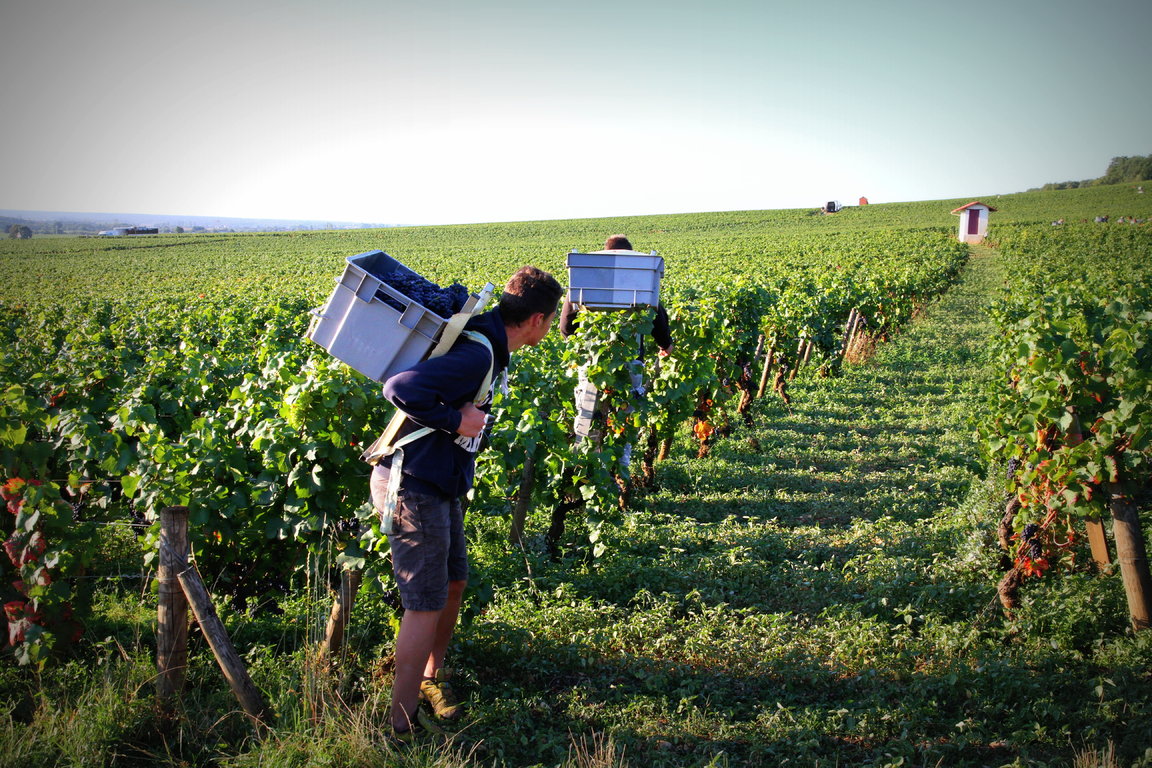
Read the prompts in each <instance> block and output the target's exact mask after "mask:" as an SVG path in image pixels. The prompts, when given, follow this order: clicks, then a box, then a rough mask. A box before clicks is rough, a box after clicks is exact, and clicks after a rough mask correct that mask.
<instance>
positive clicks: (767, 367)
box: [756, 344, 776, 399]
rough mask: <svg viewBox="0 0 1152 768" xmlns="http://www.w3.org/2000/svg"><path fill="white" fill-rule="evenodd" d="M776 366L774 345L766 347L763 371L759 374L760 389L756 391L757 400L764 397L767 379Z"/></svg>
mask: <svg viewBox="0 0 1152 768" xmlns="http://www.w3.org/2000/svg"><path fill="white" fill-rule="evenodd" d="M775 365H776V345H775V344H773V345H772V346H770V347H768V354H766V355H765V356H764V370H763V372H762V373H761V374H760V387H759V388H758V389H757V390H756V397H757V399H759V398H761V397H764V390H765V389H767V388H768V377H769V376H771V375H772V369H773V368H774V367H775Z"/></svg>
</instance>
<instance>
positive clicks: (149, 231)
mask: <svg viewBox="0 0 1152 768" xmlns="http://www.w3.org/2000/svg"><path fill="white" fill-rule="evenodd" d="M96 234H98V235H99V236H100V237H124V236H125V235H158V234H160V229H159V228H158V227H113V228H112V229H104V230H101V231H100V232H97V233H96Z"/></svg>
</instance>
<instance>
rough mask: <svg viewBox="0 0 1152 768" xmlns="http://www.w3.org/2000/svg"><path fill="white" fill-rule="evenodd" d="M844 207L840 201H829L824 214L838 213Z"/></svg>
mask: <svg viewBox="0 0 1152 768" xmlns="http://www.w3.org/2000/svg"><path fill="white" fill-rule="evenodd" d="M843 207H844V206H842V205H840V201H839V200H829V201H828V203H827V204H826V205H825V206H824V213H837V212H839V210H840V209H841V208H843Z"/></svg>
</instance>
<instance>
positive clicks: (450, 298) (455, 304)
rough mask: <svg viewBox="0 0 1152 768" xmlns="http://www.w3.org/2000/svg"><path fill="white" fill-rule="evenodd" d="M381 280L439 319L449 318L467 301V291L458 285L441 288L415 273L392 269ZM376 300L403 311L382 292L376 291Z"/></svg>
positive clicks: (398, 303) (400, 306) (399, 305)
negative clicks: (430, 311) (438, 316)
mask: <svg viewBox="0 0 1152 768" xmlns="http://www.w3.org/2000/svg"><path fill="white" fill-rule="evenodd" d="M383 280H384V282H385V283H387V284H388V285H390V286H392V287H393V288H395V289H396V290H398V291H400V293H402V294H404V295H405V296H407V297H408V298H410V299H412V300H413V301H415V302H416V303H417V304H419V305H421V306H422V307H424V308H426V309H430V310H432V311H433V312H435V313H436V314H438V315H440V317H451V316H452V315H454V314H456V313H457V312H459V311H460V310H462V309H463V308H464V303H465V302H466V301H468V289H467V288H465V287H464V286H463V285H461V284H460V283H455V282H454V283H452V285H450V286H448V287H447V288H441V287H440V286H438V285H436V284H435V283H433V282H431V281H429V280H425V279H424V278H423V277H421V276H420V275H418V274H416V273H415V272H411V271H409V270H406V269H394V270H392V271H391V272H389V273H388V274H387V275H384V277H383ZM376 298H378V299H380V300H381V301H383V302H384V303H385V304H387V305H388V306H390V307H392V308H393V309H396V310H399V311H400V312H403V311H404V306H403V305H402V304H400V302H398V301H396V300H395V299H394V298H392V297H391V296H389V295H387V294H386V293H384V291H377V293H376Z"/></svg>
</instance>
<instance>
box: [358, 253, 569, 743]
mask: <svg viewBox="0 0 1152 768" xmlns="http://www.w3.org/2000/svg"><path fill="white" fill-rule="evenodd" d="M563 294H564V290H563V288H561V286H560V284H559V283H558V282H557V281H556V280H555V278H553V277H552V276H551V275H550V274H548V273H547V272H543V271H541V270H539V269H537V268H535V267H523V268H521V269H520V270H519V271H517V272H516V274H514V275H513V276H512V278H511V279H510V280H509V281H508V284H507V285H506V286H505V287H504V293H503V294H502V295H501V297H500V301H499V305H498V306H497V308H496V309H494V310H491V311H488V312H484V313H483V314H480V315H477V316H475V317H473V318H472V319H471V320H469V321H468V324H467V325H466V326H465V330H464V333H463V334H462V335H461V336H460V338H459V339H458V340H457V341H456V343H455V344H454V345H453V346H452V347H451V348H450V349H449V350H448V351H447V352H446V353H444V354H443V355H440V356H438V357H430V358H428V359H427V360H424V361H422V362H420V363H417V364H416V365H415V366H413V367H412V368H410V369H408V370H406V371H402V372H400V373H397V374H395V375H394V376H392V377H390V378H389V379H388V380H387V381H385V382H384V397H386V398H387V399H388V401H389V402H391V403H392V404H393V405H395V406H396V407H397V408H398V409H399V410H400V411H401V412H403V413H404V414H405V415H406V416H407V419H406V420H405V423H404V426H402V427H401V428H400V430H399V433H398V435H397V436H396V438H395V439H394V440H392V441H391V444H392V446H393V447H396V446H400V445H402V446H403V449H402V451H403V452H402V453H401V452H399V451H393V450H391V449H390V450H389V451H387V455H384V456H382V457H379V458H378V459H377V461H376V462H375V463H376V466H375V469H374V470H373V472H372V480H371V488H372V501H373V504H374V505H375V506H376V509H377V511H378V512H381V513H382V522H383V527H384V528H385V529H387V528H389V527H390V528H391V532H389V535H388V539H389V543H390V545H391V550H392V567H393V571H394V573H395V575H396V583H397V585H398V587H399V590H400V597H401V601H402V603H403V605H404V617H403V619H402V620H401V622H400V632H399V634H398V635H397V637H396V651H395V655H396V674H395V680H394V682H393V686H392V709H391V719H392V729H393V733H394V734H395V735H396V737H397V738H399V739H401V740H404V741H407V740H410V739H411V738H412V735H413V730H414V728H417V727H424V728H427V729H430V730H431V729H434V728H435V726H434V724H433V723H431V722H430V721H429V720H428V719H427V718H426V716H425V714H424V713H423V712H422V711H421V710H420V709H419V704H420V701H421V700H423V701H425V702H427V703H428V705H429V706H430V708H431V709H432V711H433V713H434V714H435V716H436V717H437V718H438V719H442V720H455V719H457V718H458V717H459V716H460V714H461V709H460V705H459V703H458V701H457V700H456V697H455V695H454V693H453V692H452V690H451V688H450V687H449V686H448V684H447V682H446V681H445V679H444V675H443V669H444V654H445V652H446V650H447V648H448V644H449V641H450V640H451V638H452V633H453V631H454V630H455V627H456V621H457V618H458V616H459V613H460V602H461V599H462V597H463V594H464V587H465V586H466V585H467V583H468V554H467V550H466V543H465V539H464V513H463V509H462V505H461V501H460V500H461V497H463V496H464V494H466V493H467V492H468V491H469V490H470V489H471V488H472V480H473V476H474V473H475V468H476V451H477V450H478V449H479V447H480V441H481V438H482V437H483V432H484V428H485V426H486V423H487V418H488V412H489V410H490V409H491V404H492V394H493V391H494V382H495V381H496V378H497V376H499V374H501V373H502V372H503V371H504V369H505V368H506V367H507V365H508V360H509V354H510V353H511V352H514V351H516V350H517V349H520V348H521V347H526V346H535V345H536V344H538V343H540V341H541V340H543V338H544V337H545V336H546V335H547V333H548V330H549V329H550V328H551V326H552V322H553V320H554V319H555V317H556V311H557V308H558V306H559V303H560V299H561V297H562V296H563ZM397 469H399V472H398V473H396V470H397ZM394 473H396V474H398V476H397V477H396V481H397V482H395V483H393V482H391V481H392V480H393V477H392V475H393V474H394ZM386 510H391V514H388V513H387V512H386Z"/></svg>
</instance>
